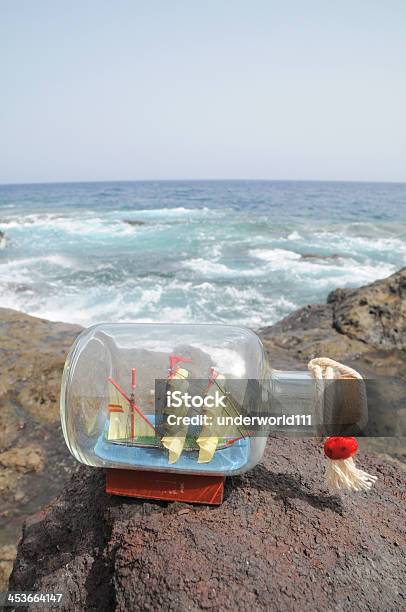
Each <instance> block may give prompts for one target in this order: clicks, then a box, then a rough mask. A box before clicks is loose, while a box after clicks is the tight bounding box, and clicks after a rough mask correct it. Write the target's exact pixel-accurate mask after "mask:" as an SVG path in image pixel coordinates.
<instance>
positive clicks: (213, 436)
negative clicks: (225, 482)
mask: <svg viewBox="0 0 406 612" xmlns="http://www.w3.org/2000/svg"><path fill="white" fill-rule="evenodd" d="M190 362H191V359H188V358H185V357H180V356H177V355H171V356H170V358H169V371H168V376H167V392H168V393H174V392H176V391H179V392H182V393H184V392H186V391H187V389H188V387H189V381H188V378H189V372H188V370H187V369H186V368H185V367H181V366H180V365H179V364H180V363H183V364H184V363H190ZM225 384H226V381H225V377H224V376H223V375H222V374H219V373H218V372H217V371H216V370H215V369H214V368H210V374H209V378H208V381H207V387H206V388H205V389H204V390H203V389H202V390H201V392H202V394H203V395H204V396H205V397H206V398H207V397H210V396H211V395H214V393H216V392H218V391H220V392H221V393H222V394H223V396H224V397H225V398H226V399H225V404H224V405H223V404H222V405H221V406H219V407H216V406H215V402H206V405H205V407H204V409H203V411H204V414H205V415H206V416H207V417H208V418H207V419H206V424H203V425H202V426H201V427H200V428H196V427H192V428H191V427H189V426H188V425H184V424H182V423H183V419H184V417H187V415H188V413H189V410H190V407H189V406H187V405H186V404H185V403H180V405H178V406H177V407H173V406H165V408H164V411H163V413H164V423H163V429H164V432H163V435H161V432H160V431H159V430H158V428H157V427H156V423H154V422H153V421H154V418H151V416H150V418H148V417H147V416H146V415H145V414H144V412H143V411H142V409H141V407H140V406H139V405H138V404H137V402H136V399H135V391H136V386H137V385H136V369H135V368H133V369H132V376H131V394H130V395H127V394H126V392H125V391H124V390H123V389H122V388H121V387H120V385H119V384H118V383H117V382H116V381H115V380H114V379H113V378H112V377H109V378H108V390H109V403H108V413H109V419H108V427H107V430H106V435H105V437H106V441H108V442H109V443H112V444H122V445H125V446H136V447H140V448H161V449H167V450H168V463H169V464H174V463H176V462H177V461H178V460H179V458H180V456H181V455H182V453H183V451H198V457H197V462H198V463H209V462H210V461H211V460H212V459H213V456H214V453H215V452H216V451H217V450H222V449H225V448H228V447H230V446H232V445H233V444H235V443H237V442H238V441H240V440H242V439H243V438H245V437H246V436H247V432H246V431H245V430H244V429H243V428H241V427H238V428H236V427H234V428H233V427H228V428H227V436H225V435H224V428H222V430H221V432H220V431H219V428H218V427H216V423H217V419H218V417H220V416H222V415H223V414H226V415H227V416H238V415H239V414H240V412H241V407H240V406H239V405H238V404H237V402H236V401H235V400H234V399H233V398H232V397H231V395H230V394H229V393H227V391H226V389H225ZM209 406H213V407H209ZM170 416H173V417H175V418H174V419H172V420H173V421H175V423H176V424H172V423H171V421H170V419H169V417H170Z"/></svg>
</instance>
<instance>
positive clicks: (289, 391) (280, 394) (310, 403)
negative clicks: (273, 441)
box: [269, 370, 319, 435]
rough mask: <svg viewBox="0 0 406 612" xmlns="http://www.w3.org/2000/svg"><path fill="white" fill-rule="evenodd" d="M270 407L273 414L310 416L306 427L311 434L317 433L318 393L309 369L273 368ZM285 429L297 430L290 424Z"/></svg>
mask: <svg viewBox="0 0 406 612" xmlns="http://www.w3.org/2000/svg"><path fill="white" fill-rule="evenodd" d="M269 404H270V406H269V409H270V411H271V413H272V414H273V415H276V416H283V415H285V416H286V417H287V416H289V415H303V416H306V417H308V416H310V419H309V421H310V423H311V425H309V426H308V427H307V428H306V429H307V431H308V433H309V435H317V421H318V420H319V416H318V415H317V414H316V411H317V393H316V387H315V384H314V379H313V377H312V375H311V374H310V372H308V371H307V370H272V372H271V376H270V379H269ZM281 429H283V431H291V432H292V433H293V431H296V429H297V428H295V427H292V426H288V427H286V428H285V427H283V428H281Z"/></svg>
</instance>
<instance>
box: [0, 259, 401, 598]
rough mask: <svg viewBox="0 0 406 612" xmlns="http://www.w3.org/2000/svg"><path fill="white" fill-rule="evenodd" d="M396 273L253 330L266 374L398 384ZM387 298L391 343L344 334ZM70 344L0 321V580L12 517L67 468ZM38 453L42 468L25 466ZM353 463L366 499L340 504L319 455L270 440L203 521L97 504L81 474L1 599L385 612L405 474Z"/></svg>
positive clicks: (97, 485)
mask: <svg viewBox="0 0 406 612" xmlns="http://www.w3.org/2000/svg"><path fill="white" fill-rule="evenodd" d="M404 273H405V271H404V270H402V271H400V272H399V273H397V274H396V275H393V276H392V277H390V278H389V279H385V280H384V281H379V282H378V283H374V284H373V285H369V286H367V287H362V288H360V289H357V290H340V291H336V292H334V293H333V294H332V296H331V297H330V299H329V303H327V304H318V305H317V304H316V305H312V306H306V307H304V308H301V309H299V310H298V311H296V312H295V313H292V314H291V315H289V316H288V317H286V318H285V319H284V320H283V321H281V322H279V323H277V324H276V325H273V326H271V327H267V328H264V329H263V330H260V332H259V335H260V336H261V338H262V340H263V342H264V345H265V347H266V349H267V351H268V353H269V356H270V359H271V363H272V365H273V366H274V367H278V368H281V369H282V368H287V369H288V368H297V367H302V368H304V367H306V363H307V361H308V360H309V359H310V358H312V357H315V356H321V355H325V356H326V355H327V356H330V357H332V358H335V359H338V360H341V361H344V362H345V363H348V364H349V365H352V366H354V367H356V368H357V369H359V370H360V371H361V372H362V373H363V374H364V376H368V375H371V374H373V375H375V374H379V375H387V376H394V375H397V376H403V377H404V376H405V374H406V359H405V355H406V352H405V350H403V349H402V346H403V345H402V342H399V337H402V334H403V337H404V336H405V331H406V330H405V325H404V319H403V318H402V317H403V306H402V301H403V293H402V292H403V289H399V291H398V293H396V291H395V292H393V290H392V288H393V287H402V286H403V285H402V283H403V280H402V279H404ZM374 285H379V291H378V289H376V287H375V288H374ZM385 287H386V289H385ZM371 288H372V289H371ZM385 292H386V293H387V296H389V297H388V299H386V302H387V307H388V309H389V310H390V309H391V308H392V309H393V313H394V314H393V321H395V325H396V326H397V329H398V331H397V332H395V334H391V333H390V323H389V321H390V314H389V310H388V311H386V314H385V317H384V319H385V325H382V326H381V328H379V327H378V325H376V326H375V332H374V334H373V337H372V336H368V334H367V331H368V329H367V328H368V324H367V322H366V321H368V320H369V318H372V319H371V320H372V321H374V320H375V319H374V317H375V315H374V314H373V313H372V314H371V313H370V312H369V310H368V312H366V310H365V311H364V310H362V313H363V314H362V316H361V315H360V317H359V319H360V323H359V325H356V324H355V323H354V327H355V328H356V330H355V331H353V332H351V329H352V328H351V321H354V322H355V316H356V315H355V313H356V304H357V302H358V303H359V302H361V307H362V308H363V305H364V304H363V301H364V300H365V299H366V300H367V301H368V300H369V302H368V303H371V304H372V301H373V303H374V304H375V306H377V304H378V301H379V300H381V301H382V302H385ZM394 295H396V296H398V297H393V296H394ZM389 298H390V299H389ZM371 310H372V311H373V309H371ZM373 312H378V311H377V310H376V309H375V311H373ZM348 313H351V315H349V314H348ZM378 316H379V315H376V317H378ZM339 320H340V321H341V322H342V323H341V324H340V325H339V324H338V323H337V321H339ZM378 329H381V332H380V333H381V336H379V335H378V331H376V330H378ZM399 330H400V331H399ZM78 331H79V328H78V327H77V326H71V325H63V324H59V323H50V322H48V321H43V320H41V319H36V318H33V317H28V316H27V315H23V314H21V313H17V312H14V311H9V310H4V309H0V453H2V455H3V463H1V456H0V463H1V466H0V467H1V468H2V471H1V472H0V475H2V477H3V485H2V484H1V483H2V481H1V478H0V534H1V535H0V570H1V571H0V576H1V575H2V574H1V572H3V576H5V575H6V574H7V572H8V569H9V568H10V565H11V561H10V559H6V558H5V557H7V556H8V557H10V554H11V553H10V549H9V548H7V547H8V546H11V547H12V545H13V543H15V540H16V537H17V534H18V532H19V529H20V525H21V523H22V521H23V518H25V517H27V516H30V515H33V513H34V512H35V511H37V510H38V508H40V507H42V506H43V505H44V504H46V503H48V502H49V500H50V499H52V497H54V496H55V494H56V493H58V492H59V491H60V490H61V488H62V487H63V485H64V483H65V481H66V479H67V478H68V477H69V474H70V473H71V472H72V470H73V469H76V464H75V462H74V461H73V459H72V458H71V457H70V456H69V453H68V451H67V449H66V447H65V444H64V441H63V437H62V434H61V430H60V426H59V407H58V403H59V384H60V376H61V373H62V366H63V362H64V359H65V354H66V351H67V349H68V348H69V346H70V345H71V343H72V341H73V339H74V337H75V336H76V334H77V333H78ZM379 337H381V338H384V340H383V341H382V342H380V341H379ZM377 338H378V340H377ZM369 340H371V342H372V344H371V343H369ZM367 442H368V444H369V443H370V442H371V441H367ZM37 445H39V446H40V449H41V451H42V452H41V454H39V453H36V452H34V453H33V454H32V452H27V453H26V455H24V449H27V448H28V449H31V451H32V449H35V448H37ZM364 446H365V444H364ZM370 446H371V444H370ZM375 448H377V449H378V450H383V451H384V452H389V453H392V454H394V455H396V456H398V457H399V458H403V457H404V456H405V445H404V442H403V441H402V440H401V439H398V440H389V439H387V438H386V439H384V440H382V441H381V443H380V442H379V440H378V441H375ZM13 449H18V452H17V453H15V454H14V453H13V452H10V451H13ZM18 456H20V457H21V456H23V457H24V456H26V457H27V462H26V463H25V462H24V460H23V461H22V462H21V460H17V457H18ZM363 461H364V463H365V465H366V466H367V468H368V469H370V470H371V471H372V472H373V473H378V475H379V478H380V480H379V483H378V485H377V488H376V490H374V491H373V492H372V493H370V494H368V495H363V494H362V495H359V496H354V497H351V496H344V497H343V498H342V499H339V498H335V497H331V496H329V495H327V493H326V492H325V491H324V490H323V488H322V486H321V484H320V483H321V482H322V467H321V466H322V464H323V461H322V460H321V457H320V448H319V445H317V444H316V443H314V442H313V441H311V440H297V441H292V440H279V439H272V440H271V441H270V443H269V445H268V450H267V455H266V457H265V459H264V462H263V465H261V466H258V467H257V468H256V469H255V470H254V471H253V472H251V473H250V474H247V475H246V476H243V477H241V478H236V479H232V480H231V481H229V482H228V484H227V497H226V501H225V503H224V504H223V506H221V507H220V508H211V509H210V508H204V507H191V506H186V505H182V506H178V505H176V504H174V505H168V506H166V505H165V504H154V503H145V502H144V503H142V502H138V501H132V500H124V499H120V498H109V497H108V496H106V495H105V494H104V493H103V482H102V481H103V475H102V473H101V471H99V470H94V469H87V468H80V472H79V476H77V477H75V476H73V477H72V479H71V481H70V482H69V484H68V485H67V487H66V489H64V490H63V492H62V494H61V496H60V498H59V499H58V500H57V501H56V502H54V503H53V504H52V505H51V506H49V507H47V508H45V510H44V511H42V512H40V513H39V514H37V515H34V516H32V518H30V519H29V521H28V523H27V526H26V528H25V530H24V533H23V537H22V540H21V543H20V548H19V554H18V558H17V563H16V566H15V571H14V574H13V579H12V583H11V585H12V587H13V588H16V589H23V588H24V590H30V589H31V590H36V589H39V588H41V589H48V591H50V590H52V589H53V588H57V587H58V588H62V587H63V588H64V589H65V591H66V604H65V605H66V608H65V609H67V610H68V609H70V610H72V609H75V610H81V609H89V608H91V607H92V606H96V607H97V606H99V609H113V608H114V607H115V608H116V609H119V610H124V609H125V608H126V609H157V608H159V607H162V608H164V609H165V608H166V609H178V610H179V609H180V610H182V609H192V610H195V609H200V608H204V607H206V608H210V607H211V608H213V609H232V608H233V609H248V608H253V609H258V608H260V609H280V610H284V609H287V610H290V609H301V608H303V607H304V606H307V607H310V608H311V609H314V607H315V605H316V604H315V602H317V601H319V602H320V605H319V606H318V609H320V610H325V609H331V608H335V609H337V610H346V609H350V608H354V609H365V608H368V607H369V608H370V609H376V608H377V607H380V609H398V608H399V607H402V606H401V603H402V600H401V595H400V593H401V592H402V589H401V585H402V584H403V585H404V579H405V578H404V573H403V569H404V568H402V563H403V564H404V560H405V559H404V556H402V555H403V550H401V546H403V545H404V540H403V539H402V538H403V537H404V532H403V528H404V524H405V521H404V512H405V491H404V485H405V480H404V466H403V465H402V463H398V462H396V460H393V459H390V458H389V457H386V458H382V457H375V458H374V457H368V458H365V457H364V458H363ZM42 466H44V467H43V469H41V468H42ZM28 469H30V470H31V471H29V472H28V471H27V470H28ZM300 474H303V476H301V475H300ZM2 486H3V488H2ZM205 534H206V535H205ZM395 534H396V535H395ZM206 536H207V537H206ZM4 546H5V547H6V550H7V551H8V552H7V554H5V553H4V554H2V550H3V549H4ZM2 547H3V548H2ZM11 556H12V555H11ZM247 562H248V563H247ZM7 568H8V569H7ZM357 591H358V599H357ZM312 598H313V599H312ZM357 601H358V602H361V603H362V604H363V606H362V605H361V603H359V604H357ZM403 603H404V601H403ZM378 604H379V606H378ZM357 605H358V607H357ZM69 606H70V607H69ZM106 606H110V608H108V607H106ZM138 606H139V607H138ZM385 606H386V607H385Z"/></svg>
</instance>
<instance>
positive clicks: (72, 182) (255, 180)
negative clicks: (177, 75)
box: [0, 178, 406, 187]
mask: <svg viewBox="0 0 406 612" xmlns="http://www.w3.org/2000/svg"><path fill="white" fill-rule="evenodd" d="M96 183H350V184H375V185H405V184H406V180H400V181H398V180H396V181H395V180H367V179H270V178H198V179H197V178H181V179H178V178H170V179H162V178H156V179H102V180H93V179H91V180H68V181H61V180H56V181H22V182H17V183H15V182H7V183H3V182H0V187H24V186H25V187H30V186H35V185H38V186H40V185H88V184H96Z"/></svg>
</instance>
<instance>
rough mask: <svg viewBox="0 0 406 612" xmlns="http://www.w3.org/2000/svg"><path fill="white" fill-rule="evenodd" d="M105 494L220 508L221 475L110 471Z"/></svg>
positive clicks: (222, 486)
mask: <svg viewBox="0 0 406 612" xmlns="http://www.w3.org/2000/svg"><path fill="white" fill-rule="evenodd" d="M106 492H107V493H112V494H113V495H124V496H127V497H138V498H141V499H159V500H164V501H178V502H190V503H194V504H211V505H219V504H221V503H222V501H223V493H224V476H206V475H204V476H201V475H196V474H175V473H171V472H154V471H149V470H122V469H113V468H109V469H107V470H106Z"/></svg>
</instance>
